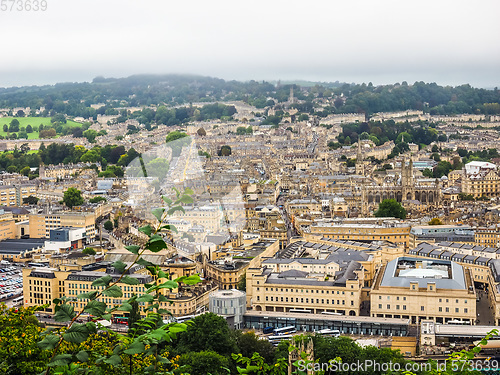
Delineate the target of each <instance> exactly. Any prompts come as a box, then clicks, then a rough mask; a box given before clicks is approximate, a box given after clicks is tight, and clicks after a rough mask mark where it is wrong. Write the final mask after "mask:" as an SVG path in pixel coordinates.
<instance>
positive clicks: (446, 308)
mask: <svg viewBox="0 0 500 375" xmlns="http://www.w3.org/2000/svg"><path fill="white" fill-rule="evenodd" d="M400 307H402V310H406V305H401V306H400V305H396V310H400ZM378 308H379V310H382V309H383V307H382V304H381V303H379V305H378ZM390 309H391V305H387V308H386V310H390ZM420 311H425V306H420ZM438 311H439V312H443V308H442V307H441V306H440V307H439V308H438ZM444 311H445V312H447V313H449V312H450V308H449V307H445V310H444ZM468 312H469V309H468V308H464V314H467V313H468ZM455 313H460V308H458V307H455Z"/></svg>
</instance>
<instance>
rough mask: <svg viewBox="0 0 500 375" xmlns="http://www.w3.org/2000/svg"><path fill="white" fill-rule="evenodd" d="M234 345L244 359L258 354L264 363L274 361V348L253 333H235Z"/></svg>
mask: <svg viewBox="0 0 500 375" xmlns="http://www.w3.org/2000/svg"><path fill="white" fill-rule="evenodd" d="M235 337H236V345H237V346H238V348H239V349H240V352H241V354H242V355H243V356H245V357H252V356H253V354H254V353H259V354H260V355H261V356H262V357H263V358H264V360H265V361H266V363H272V362H273V361H274V348H273V346H272V344H271V343H270V342H269V341H266V340H262V339H260V337H258V336H257V335H256V334H255V333H254V332H246V333H243V332H242V331H239V330H238V331H236V332H235Z"/></svg>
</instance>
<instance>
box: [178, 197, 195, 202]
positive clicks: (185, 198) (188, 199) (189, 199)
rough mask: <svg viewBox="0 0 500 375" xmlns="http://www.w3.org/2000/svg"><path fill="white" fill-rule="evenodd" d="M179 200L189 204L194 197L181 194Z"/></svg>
mask: <svg viewBox="0 0 500 375" xmlns="http://www.w3.org/2000/svg"><path fill="white" fill-rule="evenodd" d="M179 201H181V202H182V203H184V204H191V203H193V202H194V199H193V198H192V197H190V196H189V195H183V196H182V197H181V198H180V199H179Z"/></svg>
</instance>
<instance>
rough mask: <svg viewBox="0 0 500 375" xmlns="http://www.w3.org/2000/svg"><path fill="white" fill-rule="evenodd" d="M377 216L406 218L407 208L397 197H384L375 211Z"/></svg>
mask: <svg viewBox="0 0 500 375" xmlns="http://www.w3.org/2000/svg"><path fill="white" fill-rule="evenodd" d="M375 216H376V217H396V218H399V219H405V218H406V210H405V209H404V208H403V206H402V205H401V204H400V203H399V202H398V201H396V200H395V199H384V200H383V201H382V203H380V205H379V206H378V210H377V211H375Z"/></svg>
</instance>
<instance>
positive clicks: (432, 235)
mask: <svg viewBox="0 0 500 375" xmlns="http://www.w3.org/2000/svg"><path fill="white" fill-rule="evenodd" d="M442 241H447V242H467V243H474V230H473V229H472V228H471V227H470V226H468V225H418V226H414V227H412V228H411V230H410V236H409V244H410V248H414V247H416V246H417V245H418V244H419V243H421V242H442Z"/></svg>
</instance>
